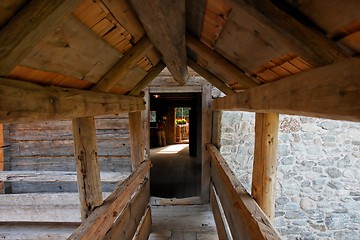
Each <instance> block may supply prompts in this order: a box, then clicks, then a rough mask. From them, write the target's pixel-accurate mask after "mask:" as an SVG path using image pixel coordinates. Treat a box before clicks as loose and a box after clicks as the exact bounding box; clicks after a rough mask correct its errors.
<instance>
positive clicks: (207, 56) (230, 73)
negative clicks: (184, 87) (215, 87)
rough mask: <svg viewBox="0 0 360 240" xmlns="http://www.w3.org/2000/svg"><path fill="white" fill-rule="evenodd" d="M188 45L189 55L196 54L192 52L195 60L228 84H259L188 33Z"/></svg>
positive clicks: (249, 86) (241, 85) (247, 86)
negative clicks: (198, 59)
mask: <svg viewBox="0 0 360 240" xmlns="http://www.w3.org/2000/svg"><path fill="white" fill-rule="evenodd" d="M186 47H187V49H188V54H189V55H194V54H192V53H195V54H196V56H195V57H193V59H194V60H195V62H197V63H198V64H199V65H200V66H202V67H203V68H204V69H206V70H208V71H209V72H210V73H212V74H213V75H215V76H217V77H218V78H220V79H221V80H222V81H223V82H224V83H226V84H227V85H228V86H230V87H232V86H233V85H237V84H238V85H240V87H241V88H242V89H246V88H251V87H255V86H257V85H259V84H258V83H256V82H255V81H254V80H252V79H251V78H250V77H248V76H247V75H245V73H244V72H242V71H241V70H240V69H239V68H238V67H236V66H235V65H233V64H232V63H231V62H229V61H228V60H227V59H225V58H224V57H223V56H222V55H220V54H219V53H217V52H215V51H214V50H212V49H210V48H209V47H208V46H206V45H205V44H204V43H202V42H200V40H198V39H196V38H195V37H194V36H192V35H190V34H187V35H186ZM197 58H201V61H197ZM194 70H195V69H194ZM199 74H200V73H199Z"/></svg>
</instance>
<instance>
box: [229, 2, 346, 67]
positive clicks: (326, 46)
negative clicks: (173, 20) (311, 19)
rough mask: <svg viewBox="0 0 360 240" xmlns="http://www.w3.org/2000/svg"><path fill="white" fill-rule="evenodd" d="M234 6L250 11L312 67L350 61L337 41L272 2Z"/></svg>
mask: <svg viewBox="0 0 360 240" xmlns="http://www.w3.org/2000/svg"><path fill="white" fill-rule="evenodd" d="M228 2H229V4H230V5H232V6H237V7H241V8H244V9H246V11H247V12H251V14H253V15H254V16H256V18H257V19H258V20H259V21H261V22H262V24H264V25H266V26H267V27H268V28H271V29H273V30H274V31H276V32H277V33H278V36H279V39H280V40H282V41H284V42H285V43H286V45H287V46H288V47H289V48H290V49H292V50H293V51H294V52H295V53H296V54H297V55H298V56H300V57H301V58H303V59H304V60H305V61H307V62H308V63H310V64H311V65H312V66H314V67H315V66H322V65H326V64H331V63H333V62H336V61H339V60H342V59H345V58H347V57H348V56H347V54H345V53H344V52H343V51H342V50H341V49H340V48H338V47H337V46H336V45H335V43H334V42H332V41H331V40H329V39H328V38H326V36H324V35H323V34H322V33H320V32H319V31H317V30H316V29H312V28H309V27H307V26H305V25H303V24H302V23H300V22H299V21H298V20H296V19H295V18H293V17H292V16H290V15H289V14H287V13H286V12H284V11H282V10H281V9H279V8H278V7H277V6H276V5H274V4H273V3H272V2H271V1H270V0H266V1H262V0H261V1H260V0H250V1H246V0H237V1H234V0H229V1H228Z"/></svg>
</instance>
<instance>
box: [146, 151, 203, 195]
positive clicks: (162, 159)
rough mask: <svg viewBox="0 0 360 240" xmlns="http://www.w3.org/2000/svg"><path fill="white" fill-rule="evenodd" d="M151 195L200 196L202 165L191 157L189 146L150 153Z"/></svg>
mask: <svg viewBox="0 0 360 240" xmlns="http://www.w3.org/2000/svg"><path fill="white" fill-rule="evenodd" d="M150 160H151V162H152V163H153V167H152V168H151V170H150V179H151V187H150V188H151V195H152V196H155V197H163V198H185V197H194V196H200V192H201V189H200V187H201V184H200V182H201V164H198V163H197V159H196V158H195V157H191V156H189V145H188V144H175V145H169V146H166V147H161V148H153V149H151V151H150Z"/></svg>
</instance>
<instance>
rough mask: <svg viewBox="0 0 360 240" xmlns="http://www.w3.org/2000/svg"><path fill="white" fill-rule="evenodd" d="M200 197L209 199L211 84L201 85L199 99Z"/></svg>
mask: <svg viewBox="0 0 360 240" xmlns="http://www.w3.org/2000/svg"><path fill="white" fill-rule="evenodd" d="M201 105H202V106H201V199H202V200H203V202H204V203H208V202H209V201H210V156H209V153H208V151H207V150H206V144H208V143H210V142H211V127H212V111H211V84H209V83H206V84H204V85H203V91H202V101H201Z"/></svg>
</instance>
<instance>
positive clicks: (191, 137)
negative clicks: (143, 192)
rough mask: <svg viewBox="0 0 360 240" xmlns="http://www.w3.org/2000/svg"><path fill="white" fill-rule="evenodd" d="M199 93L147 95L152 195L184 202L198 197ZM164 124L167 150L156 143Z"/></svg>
mask: <svg viewBox="0 0 360 240" xmlns="http://www.w3.org/2000/svg"><path fill="white" fill-rule="evenodd" d="M200 115H201V93H175V94H174V93H151V94H150V146H151V149H150V160H151V161H152V163H153V167H152V168H151V170H150V182H151V186H150V189H151V195H152V196H155V197H162V198H185V197H194V196H200V194H201V154H199V152H201V149H200V142H201V117H199V116H200ZM161 120H164V121H165V123H166V127H165V135H166V146H162V145H161V144H162V143H163V142H162V141H159V136H160V135H161V134H159V132H161V130H160V129H159V128H158V127H159V123H160V121H161Z"/></svg>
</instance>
